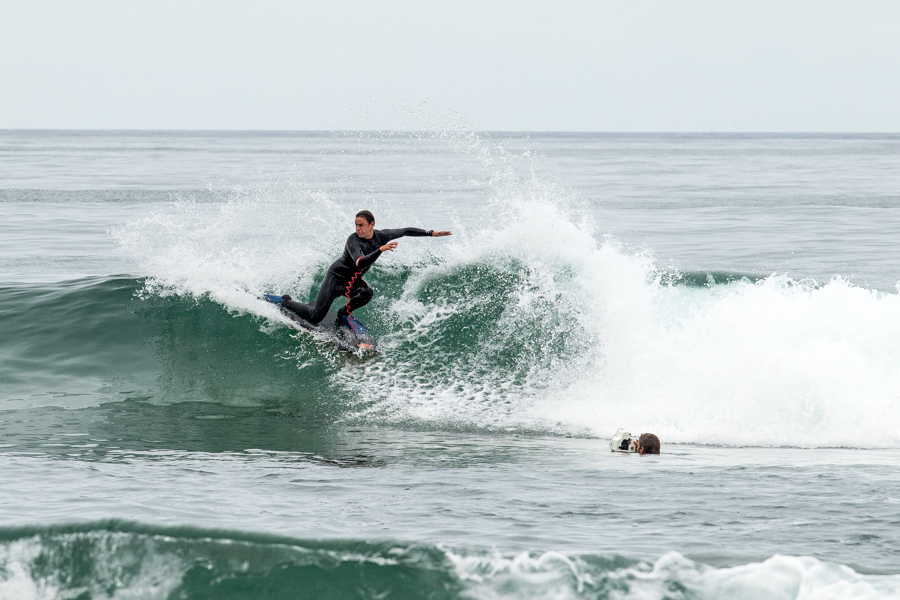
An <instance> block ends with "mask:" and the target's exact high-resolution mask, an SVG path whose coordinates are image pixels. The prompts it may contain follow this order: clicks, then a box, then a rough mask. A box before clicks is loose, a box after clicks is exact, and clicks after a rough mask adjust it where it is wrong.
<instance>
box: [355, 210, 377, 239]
mask: <svg viewBox="0 0 900 600" xmlns="http://www.w3.org/2000/svg"><path fill="white" fill-rule="evenodd" d="M356 235H358V236H359V237H361V238H362V239H364V240H371V239H372V236H373V235H375V215H373V214H372V212H371V211H368V210H361V211H359V212H358V213H356Z"/></svg>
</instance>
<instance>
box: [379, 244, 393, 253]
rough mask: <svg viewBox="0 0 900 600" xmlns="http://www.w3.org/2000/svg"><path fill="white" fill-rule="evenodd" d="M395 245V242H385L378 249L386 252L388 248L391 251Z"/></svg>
mask: <svg viewBox="0 0 900 600" xmlns="http://www.w3.org/2000/svg"><path fill="white" fill-rule="evenodd" d="M396 247H397V242H388V243H387V244H385V245H384V246H382V247H381V248H379V250H381V251H382V252H387V251H388V250H390V251H391V252H393V251H394V248H396Z"/></svg>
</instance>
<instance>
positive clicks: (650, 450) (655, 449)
mask: <svg viewBox="0 0 900 600" xmlns="http://www.w3.org/2000/svg"><path fill="white" fill-rule="evenodd" d="M636 451H637V452H640V453H641V454H659V438H658V437H656V436H655V435H653V434H652V433H642V434H641V439H640V440H638V445H637V448H636Z"/></svg>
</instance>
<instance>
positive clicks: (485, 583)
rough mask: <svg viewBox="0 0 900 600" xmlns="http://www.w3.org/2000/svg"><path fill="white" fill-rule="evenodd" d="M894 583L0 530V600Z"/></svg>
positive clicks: (898, 589) (179, 531)
mask: <svg viewBox="0 0 900 600" xmlns="http://www.w3.org/2000/svg"><path fill="white" fill-rule="evenodd" d="M897 594H900V576H898V575H863V574H860V573H857V572H856V571H854V570H853V569H851V568H849V567H846V566H843V565H838V564H833V563H828V562H824V561H820V560H817V559H815V558H811V557H792V556H774V557H772V558H770V559H768V560H765V561H763V562H761V563H751V564H746V565H739V566H735V567H730V568H713V567H710V566H707V565H704V564H702V563H698V562H695V561H692V560H689V559H687V558H685V557H683V556H681V555H680V554H678V553H675V552H670V553H668V554H666V555H664V556H662V557H660V558H659V559H658V560H657V561H656V562H655V563H653V564H650V563H644V562H640V561H635V560H633V559H629V558H625V557H621V556H615V555H611V556H608V555H599V554H587V553H582V554H564V553H559V552H552V551H551V552H543V553H540V552H538V553H527V552H526V553H521V554H518V555H514V556H511V555H501V554H498V553H496V552H486V551H484V550H480V549H473V548H470V549H464V548H445V547H440V546H434V545H428V544H408V543H404V542H394V541H382V542H361V541H355V540H334V541H327V540H320V541H308V540H296V539H290V538H278V537H274V536H265V535H255V534H237V533H232V532H223V531H210V530H200V529H195V528H189V527H181V528H158V527H148V526H143V525H138V524H130V523H120V522H105V523H89V524H83V525H72V526H54V527H43V528H17V529H5V530H0V598H16V599H17V600H32V599H34V600H38V599H41V600H54V599H57V598H76V597H77V598H148V599H149V598H160V599H163V598H235V597H242V598H256V597H263V596H265V597H269V598H288V597H290V598H432V599H434V598H447V599H451V598H474V599H482V598H484V599H488V598H491V599H500V598H535V599H539V598H540V599H543V598H547V599H549V598H555V599H558V598H620V599H623V600H624V599H628V598H635V599H637V598H641V599H654V598H660V599H662V598H669V599H679V598H684V599H687V598H691V599H705V598H710V599H713V598H761V597H764V598H772V599H777V598H785V599H789V598H790V599H794V598H804V599H806V598H809V599H812V598H842V599H844V598H846V599H852V598H860V599H863V598H864V599H871V600H876V599H880V598H894V597H896V596H897Z"/></svg>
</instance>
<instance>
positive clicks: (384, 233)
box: [281, 210, 452, 327]
mask: <svg viewBox="0 0 900 600" xmlns="http://www.w3.org/2000/svg"><path fill="white" fill-rule="evenodd" d="M447 235H452V234H451V232H449V231H434V230H431V231H426V230H424V229H419V228H417V227H406V228H404V229H375V216H374V215H373V214H372V213H371V212H369V211H367V210H361V211H359V212H358V213H357V214H356V233H352V234H350V237H348V238H347V243H346V245H345V246H344V253H343V254H342V255H341V257H340V258H339V259H337V260H336V261H334V262H333V263H332V265H331V266H330V267H328V271H327V272H326V273H325V280H324V281H322V286H321V287H320V288H319V295H318V296H316V301H315V303H311V304H303V303H302V302H297V301H296V300H292V299H291V297H290V296H282V300H281V304H282V305H283V306H285V307H286V308H289V309H291V310H292V311H294V312H295V313H297V314H298V315H299V316H300V317H301V318H303V319H304V320H306V321H309V322H310V323H313V324H315V323H319V322H320V321H321V320H322V319H324V318H325V315H327V314H328V310H329V309H330V308H331V303H332V302H334V299H335V298H338V297H341V296H343V297H345V298H346V301H345V303H344V306H342V307H341V309H340V310H339V311H338V321H339V322H340V321H344V322H345V324H346V325H348V326H350V327H352V326H353V321H352V317H351V316H350V315H351V313H352V312H353V311H354V310H356V309H357V308H359V307H361V306H365V305H366V304H368V303H369V301H370V300H371V299H372V295H373V291H372V288H370V287H369V285H368V284H367V283H366V282H365V281H363V279H362V276H363V274H365V272H366V271H368V270H369V268H370V267H371V266H372V265H373V264H374V263H375V261H376V260H378V257H379V256H381V253H382V252H388V251H390V252H393V251H394V250H395V249H396V248H397V242H394V241H391V240H395V239H397V238H401V237H407V236H409V237H426V236H428V237H444V236H447Z"/></svg>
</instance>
